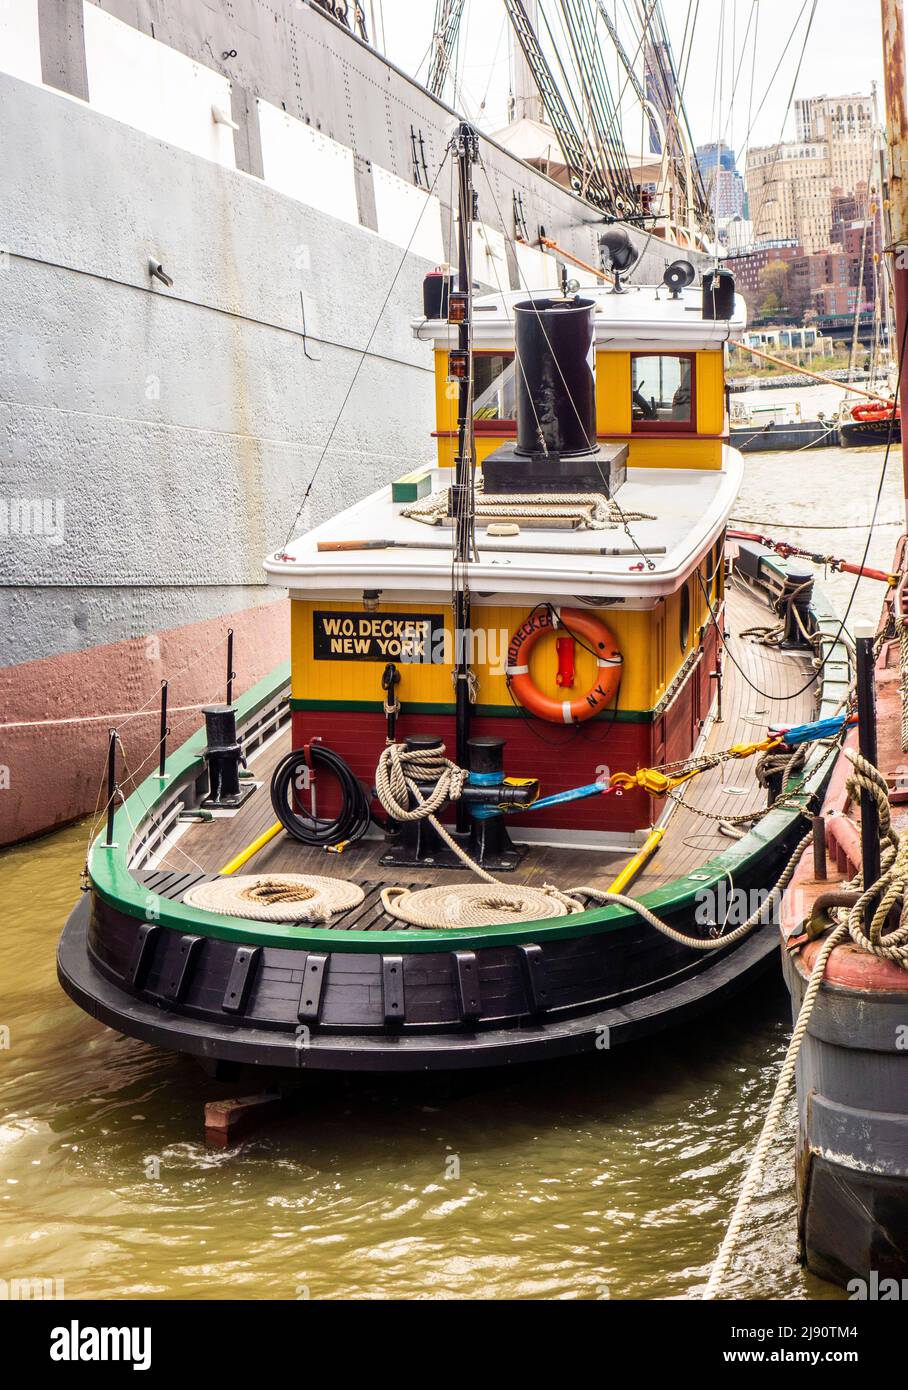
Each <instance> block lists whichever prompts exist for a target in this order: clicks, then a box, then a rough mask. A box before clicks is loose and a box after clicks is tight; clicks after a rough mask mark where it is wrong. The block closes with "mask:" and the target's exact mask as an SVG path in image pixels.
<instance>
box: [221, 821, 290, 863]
mask: <svg viewBox="0 0 908 1390" xmlns="http://www.w3.org/2000/svg"><path fill="white" fill-rule="evenodd" d="M283 828H284V827H283V826H282V825H281V823H280V821H275V823H274V825H272V827H271V829H270V830H266V831H265V833H264V835H260V836H259V837H258V839H257V840H253V841H252V844H251V845H247V846H246V848H245V849H241V850H240V852H239V854H238V855H236V857H235V858H233V859H231V861H230V863H229V864H225V865H224V867H223V869H221V873H222V874H235V873H236V871H237V869H241V868H242V867H243V865H244V864H245V863H247V861H248V860H250V859H251V858H252V856H253V855H254V854H258V852H259V850H260V849H262V847H263V846H264V845H267V843H268V841H269V840H273V839H274V837H275V835H279V834H280V832H281V831H282V830H283Z"/></svg>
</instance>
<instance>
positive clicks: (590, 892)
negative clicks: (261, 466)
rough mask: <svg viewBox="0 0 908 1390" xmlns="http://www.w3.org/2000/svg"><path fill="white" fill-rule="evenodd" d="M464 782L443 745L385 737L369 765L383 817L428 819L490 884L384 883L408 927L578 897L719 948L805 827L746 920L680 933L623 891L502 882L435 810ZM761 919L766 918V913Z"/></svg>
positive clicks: (685, 941) (775, 898) (476, 922)
mask: <svg viewBox="0 0 908 1390" xmlns="http://www.w3.org/2000/svg"><path fill="white" fill-rule="evenodd" d="M417 777H421V778H422V780H423V782H427V781H431V780H433V779H434V780H435V787H434V788H433V790H432V791H431V792H430V793H429V794H428V795H427V796H423V793H422V791H421V789H420V787H419V784H418V782H417V780H416V779H417ZM465 781H466V773H465V772H464V771H463V769H462V768H459V767H458V766H457V764H456V763H452V762H451V761H450V759H449V758H447V757H446V755H445V748H444V745H443V744H439V745H438V747H436V748H414V749H406V748H404V747H402V746H401V745H400V744H398V743H392V744H389V745H388V747H387V748H385V749H384V751H383V752H382V754H381V757H380V758H379V761H378V767H377V768H376V770H375V791H376V795H377V796H378V799H379V801H380V802H381V804H382V806H383V807H384V809H385V810H386V811H387V813H388V815H389V816H390V817H391V818H392V819H393V820H396V821H403V822H407V821H415V820H422V819H426V820H428V821H429V823H430V824H431V825H433V826H434V827H435V829H436V830H437V831H438V833H439V835H440V836H441V838H442V839H443V840H444V842H445V844H446V845H448V846H449V848H450V849H451V850H453V852H454V853H455V854H456V855H457V857H458V858H459V859H460V860H461V862H462V863H464V864H465V865H466V866H467V868H468V869H472V871H473V872H474V873H475V874H477V875H478V877H479V878H481V879H482V880H483V882H484V883H486V884H493V885H494V892H491V891H489V890H485V889H480V888H479V887H478V886H477V885H476V884H440V885H436V886H434V887H432V888H425V889H419V890H417V891H415V892H413V891H411V890H410V889H407V888H397V887H388V888H385V889H384V890H383V891H382V895H381V897H382V904H383V906H384V908H385V911H386V912H387V913H388V914H389V915H390V916H392V917H397V918H398V919H399V920H400V921H403V922H407V923H408V924H409V925H410V926H414V927H423V928H427V929H445V928H457V927H479V926H495V925H498V924H499V923H501V922H502V921H510V922H534V921H543V920H545V919H546V918H548V917H560V916H564V915H565V914H566V913H574V912H582V911H583V910H584V901H583V900H584V899H586V900H587V901H592V902H596V903H600V904H602V905H603V906H615V907H624V908H627V909H628V910H629V911H630V912H634V913H636V914H637V915H638V916H639V917H641V918H642V919H643V920H644V922H647V923H648V924H649V925H650V926H651V927H653V928H654V929H655V930H656V931H658V932H661V934H662V935H663V936H667V937H668V938H669V940H670V941H675V942H677V943H678V944H679V945H681V946H688V947H690V948H691V950H695V951H717V950H723V949H725V948H726V947H728V946H732V945H734V944H735V942H737V941H741V940H742V939H743V938H744V937H745V936H747V935H748V934H749V933H750V932H751V931H753V930H754V928H755V927H757V926H760V925H763V924H765V922H766V921H767V913H768V912H769V911H770V910H774V909H775V908H776V907H777V906H778V904H779V902H780V901H781V898H782V894H783V893H784V892H785V889H786V888H787V887H788V884H789V883H790V882H791V879H792V876H793V875H794V871H795V869H796V867H797V865H798V862H799V860H800V858H801V855H802V853H803V852H804V850H805V849H806V848H807V845H808V844H809V843H810V838H811V837H810V834H809V833H808V834H807V835H805V836H804V838H803V839H802V840H801V841H800V843H799V844H798V846H797V848H796V849H795V851H794V853H793V854H792V856H791V858H790V859H789V861H788V863H787V864H786V866H785V868H784V869H783V871H782V874H781V876H780V878H779V880H778V882H777V883H776V885H775V887H774V888H773V889H772V890H771V892H770V893H769V894H768V895H767V897H766V898H765V899H764V900H763V901H762V902H761V903H760V905H759V907H758V908H757V910H756V911H755V912H753V913H751V915H750V917H748V919H747V921H746V922H742V923H741V925H740V926H738V927H735V928H734V930H733V931H730V932H720V933H718V934H717V935H715V936H688V935H687V934H686V933H685V932H680V931H677V930H676V928H674V927H672V926H670V925H669V924H668V922H664V921H663V920H662V918H661V917H657V916H656V914H655V912H653V911H651V909H650V908H648V907H647V906H646V904H645V903H642V902H640V901H639V900H638V899H637V898H631V897H629V896H628V895H627V894H626V893H611V892H607V891H604V890H602V889H599V888H592V887H590V886H588V885H585V884H584V885H581V886H579V887H576V888H567V889H561V888H558V887H556V886H555V885H554V884H551V883H545V884H542V885H541V886H540V887H533V888H530V887H527V886H526V885H524V884H509V883H502V882H501V880H500V879H498V878H496V877H495V876H494V874H490V873H489V872H488V871H487V870H486V869H484V868H482V866H481V865H480V864H478V863H477V862H476V860H475V859H473V858H472V856H471V855H469V854H468V853H467V851H466V850H465V849H463V847H462V846H461V845H459V844H458V843H457V841H456V840H455V839H454V837H453V835H451V834H450V833H449V831H448V830H447V829H446V828H445V827H444V826H443V825H442V823H441V821H439V819H438V817H437V816H436V814H435V812H436V811H438V810H440V809H441V807H442V805H443V804H444V803H445V801H446V800H448V799H450V800H457V799H458V798H459V797H460V796H461V795H462V793H463V787H464V783H465ZM411 798H412V800H411ZM769 920H772V919H771V917H770V918H769Z"/></svg>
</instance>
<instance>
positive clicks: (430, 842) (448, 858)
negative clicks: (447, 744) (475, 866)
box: [381, 734, 460, 868]
mask: <svg viewBox="0 0 908 1390" xmlns="http://www.w3.org/2000/svg"><path fill="white" fill-rule="evenodd" d="M441 746H442V740H441V739H440V738H435V737H434V736H433V735H432V734H412V735H411V736H410V738H408V739H406V741H405V742H404V748H405V749H406V751H407V752H408V753H414V752H417V751H425V750H429V749H432V750H434V749H440V748H441ZM431 791H432V786H431V784H429V783H428V782H427V783H426V785H425V787H423V786H422V785H420V792H421V794H422V795H423V796H427V795H428V794H429V793H430V792H431ZM416 804H417V801H416V797H415V796H413V795H412V794H411V796H410V806H409V809H410V810H411V811H412V810H413V809H414V807H415V806H416ZM439 814H440V813H439V812H436V815H439ZM388 828H389V830H390V832H391V834H392V837H393V843H392V847H391V848H390V849H389V850H388V852H387V854H384V855H382V858H381V863H382V864H395V865H408V864H422V865H424V866H425V867H426V868H432V867H433V866H437V867H442V866H444V867H446V868H447V867H453V866H454V865H457V864H459V863H460V860H459V859H458V858H457V856H456V854H454V853H453V851H452V850H451V849H449V848H448V846H447V845H446V844H445V842H444V840H443V839H442V838H441V836H440V835H439V833H438V831H437V830H436V829H435V827H434V825H430V824H429V821H428V819H427V818H426V817H422V818H420V819H419V820H410V821H401V822H398V821H390V822H389V827H388Z"/></svg>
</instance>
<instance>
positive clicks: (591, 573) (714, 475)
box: [265, 446, 743, 607]
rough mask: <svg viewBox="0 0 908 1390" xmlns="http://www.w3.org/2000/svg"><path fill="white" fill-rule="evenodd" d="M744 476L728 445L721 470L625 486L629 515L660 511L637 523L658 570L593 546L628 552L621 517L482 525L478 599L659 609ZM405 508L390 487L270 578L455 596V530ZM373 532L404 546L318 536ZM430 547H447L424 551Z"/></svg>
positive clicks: (314, 535)
mask: <svg viewBox="0 0 908 1390" xmlns="http://www.w3.org/2000/svg"><path fill="white" fill-rule="evenodd" d="M402 462H404V463H405V462H406V461H402ZM409 466H410V467H412V466H413V465H412V462H411V463H410V464H409ZM426 471H431V481H432V491H433V492H439V491H441V490H442V489H444V488H447V487H449V486H450V485H451V483H452V482H453V481H454V478H453V471H452V470H451V469H447V468H444V469H443V468H433V469H431V470H429V469H427V470H426ZM742 472H743V461H742V458H741V455H740V454H739V453H738V452H737V451H736V450H734V449H730V448H728V447H727V446H725V447H724V448H723V466H722V468H721V469H682V468H629V469H628V472H627V481H626V483H625V484H624V485H623V486H622V487H621V488H620V489H619V491H618V493H617V501H618V503H619V505H620V507H621V510H622V512H624V513H633V512H644V513H647V514H649V516H651V517H652V518H653V519H652V520H639V521H638V520H632V521H630V522H629V526H630V532H631V535H632V537H633V541H634V542H636V544H637V545H639V547H640V549H641V550H643V551H644V552H646V550H647V547H649V546H665V553H664V554H661V555H657V554H653V555H652V560H653V565H654V568H653V569H652V570H650V569H643V570H639V569H636V568H635V566H636V565H637V564H639V563H640V555H639V553H636V552H634V553H631V554H623V555H620V556H608V555H600V554H594V555H591V554H589V553H584V552H589V551H591V550H596V549H598V548H599V547H620V548H622V549H627V548H629V547H631V546H632V542H631V540H630V538H629V537H628V535H627V533H626V532H625V531H624V530H623V529H622V527H621V526H620V524H619V525H617V526H615V527H614V528H612V529H607V530H590V529H583V530H575V531H568V530H560V529H555V528H552V529H549V528H545V529H542V528H535V527H534V528H533V529H529V528H524V529H522V530H521V533H520V535H519V536H516V537H494V538H492V537H489V536H488V535H487V534H486V532H485V530H483V529H481V528H478V529H477V545H478V550H479V559H478V560H475V561H471V562H470V565H469V583H470V589H471V592H472V593H473V595H474V598H476V599H478V600H479V601H480V602H481V601H482V599H483V598H486V600H487V601H492V599H491V598H490V597H489V596H490V595H491V596H495V597H496V598H497V597H498V596H501V595H506V596H508V597H516V596H523V597H529V598H534V597H535V598H538V596H539V594H540V593H544V594H545V595H546V597H548V598H552V599H554V598H573V597H576V596H579V595H582V596H583V597H585V598H595V599H599V600H601V601H602V602H603V603H606V602H608V601H613V602H615V601H621V602H622V603H624V604H625V605H627V606H639V607H650V606H652V604H653V603H654V602H655V601H656V599H657V598H659V597H660V596H664V595H666V594H669V593H672V592H674V590H675V589H677V588H678V587H679V585H680V584H681V583H682V581H683V579H684V577H685V575H686V574H687V573H688V572H689V571H690V568H691V565H692V563H693V562H694V561H695V560H696V558H697V556H698V555H701V554H702V553H703V552H704V551H705V550H706V549H707V548H708V547H709V546H710V545H712V544H713V542H714V541H715V540H716V539H717V537H718V536H719V534H720V533H721V531H722V528H723V527H724V525H725V523H726V521H727V519H728V516H729V514H730V512H731V509H732V507H733V505H734V500H735V497H736V495H737V492H738V488H739V486H740V483H741V476H742ZM407 505H408V504H406V503H396V502H392V500H391V488H390V486H389V487H385V488H382V489H381V490H380V491H379V492H376V493H373V494H372V495H371V496H370V497H366V498H364V499H363V501H361V502H357V503H355V504H354V505H353V506H352V507H348V508H347V509H346V510H345V511H343V512H341V513H340V514H339V515H337V516H335V517H332V518H331V520H330V521H326V522H324V523H323V524H322V525H321V526H316V527H314V528H313V530H311V531H308V532H307V533H306V534H305V535H303V536H300V537H298V538H297V539H296V540H293V541H291V542H290V543H289V545H288V546H287V547H286V549H285V550H283V551H278V552H276V553H275V554H273V555H270V556H269V557H268V559H267V560H266V562H265V571H266V573H267V576H268V582H269V583H271V584H275V585H279V586H281V587H285V588H288V589H289V590H290V591H291V596H294V597H297V598H312V599H319V598H321V599H325V600H327V599H341V598H356V599H359V598H361V596H362V592H363V590H364V589H380V590H382V592H383V594H384V598H385V600H386V601H387V600H389V599H391V598H392V596H394V597H396V598H401V597H403V596H404V595H405V594H411V595H416V596H418V597H421V598H422V599H423V600H424V601H426V600H429V601H431V600H432V599H433V598H435V599H436V601H437V602H440V603H441V602H446V601H447V600H448V599H449V598H450V595H451V562H452V550H451V547H452V543H453V529H452V528H451V527H449V526H428V525H426V524H425V523H424V522H420V521H416V520H413V519H411V518H408V517H405V516H404V515H403V514H402V513H403V511H404V509H405V508H406V506H407ZM372 539H382V540H391V541H395V542H397V545H396V546H395V547H393V548H388V549H381V550H342V551H319V549H318V543H319V541H345V540H347V541H348V540H372ZM408 542H409V543H411V545H412V546H413V548H410V547H409V546H408ZM414 543H415V544H414ZM426 545H430V546H433V547H434V546H437V547H438V549H437V551H436V550H434V549H425V548H423V547H424V546H426ZM532 546H546V547H551V548H553V549H555V550H556V552H557V553H555V554H540V553H538V552H536V551H533V550H530V549H529V547H532Z"/></svg>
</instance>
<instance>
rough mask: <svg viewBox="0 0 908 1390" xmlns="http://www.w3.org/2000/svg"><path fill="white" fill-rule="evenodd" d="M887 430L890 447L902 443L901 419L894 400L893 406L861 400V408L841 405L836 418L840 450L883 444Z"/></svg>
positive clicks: (885, 440) (886, 437)
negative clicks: (837, 419) (840, 410)
mask: <svg viewBox="0 0 908 1390" xmlns="http://www.w3.org/2000/svg"><path fill="white" fill-rule="evenodd" d="M893 410H894V412H895V415H894V418H893ZM890 428H891V430H892V442H893V444H901V442H902V416H901V411H900V410H899V407H898V404H897V403H896V402H895V401H893V402H892V405H886V404H885V403H884V402H883V401H880V402H879V403H878V404H877V403H876V402H874V401H862V403H861V404H860V405H844V406H843V407H842V412H841V414H840V415H839V443H840V444H841V445H842V448H843V449H857V448H860V447H862V446H863V447H866V446H867V445H873V444H886V443H887V442H888V440H889V433H890Z"/></svg>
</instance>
